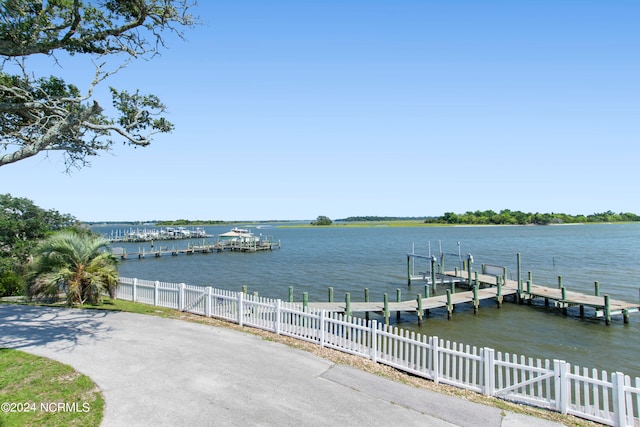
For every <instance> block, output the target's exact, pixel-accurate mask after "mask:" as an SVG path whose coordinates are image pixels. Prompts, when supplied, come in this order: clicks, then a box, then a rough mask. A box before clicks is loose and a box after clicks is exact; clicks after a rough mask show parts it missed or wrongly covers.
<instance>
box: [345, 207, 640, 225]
mask: <svg viewBox="0 0 640 427" xmlns="http://www.w3.org/2000/svg"><path fill="white" fill-rule="evenodd" d="M401 220H422V221H424V222H425V223H426V224H463V225H473V224H478V225H490V224H494V225H550V224H580V223H598V222H601V223H602V222H634V221H640V216H639V215H636V214H634V213H631V212H620V213H615V212H613V211H610V210H609V211H606V212H600V213H593V214H590V215H570V214H566V213H553V212H552V213H539V212H536V213H531V212H522V211H512V210H509V209H503V210H501V211H500V212H495V211H493V210H485V211H479V210H477V211H474V212H471V211H467V212H465V213H463V214H456V213H454V212H445V213H444V214H443V215H442V216H433V217H388V216H351V217H348V218H344V219H339V220H337V221H341V222H361V221H401Z"/></svg>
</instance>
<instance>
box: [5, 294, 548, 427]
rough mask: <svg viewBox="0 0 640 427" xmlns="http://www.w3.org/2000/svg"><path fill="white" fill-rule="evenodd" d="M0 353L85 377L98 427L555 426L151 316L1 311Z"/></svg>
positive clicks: (249, 338) (244, 337)
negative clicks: (91, 386) (98, 396)
mask: <svg viewBox="0 0 640 427" xmlns="http://www.w3.org/2000/svg"><path fill="white" fill-rule="evenodd" d="M0 347H11V348H16V349H19V350H23V351H26V352H29V353H33V354H37V355H40V356H45V357H49V358H51V359H55V360H58V361H60V362H62V363H66V364H69V365H71V366H73V367H74V368H75V369H76V370H78V371H79V372H82V373H83V374H86V375H88V376H90V377H91V378H92V379H93V380H94V381H95V383H96V384H97V385H98V386H99V387H100V389H101V390H102V392H103V394H104V398H105V402H106V409H105V414H104V421H103V426H162V425H165V426H240V425H242V426H256V425H260V426H286V425H296V426H336V425H351V426H367V427H369V426H372V425H382V424H384V425H402V426H403V427H405V426H483V427H486V426H488V427H493V426H496V427H498V426H501V427H519V426H523V427H524V426H526V427H537V426H540V427H545V426H553V425H557V424H554V423H550V422H547V421H544V420H540V419H537V418H532V417H528V416H523V415H518V414H514V413H506V414H504V413H503V412H502V411H501V410H500V409H497V408H493V407H489V406H484V405H480V404H476V403H472V402H468V401H466V400H463V399H459V398H455V397H450V396H445V395H441V394H439V393H435V392H430V391H427V390H418V389H415V388H413V387H411V386H407V385H403V384H399V383H395V382H393V381H390V380H387V379H384V378H380V377H377V376H375V375H371V374H368V373H365V372H362V371H359V370H357V369H354V368H350V367H347V366H342V365H336V364H333V363H332V362H329V361H327V360H324V359H321V358H319V357H316V356H314V355H312V354H309V353H307V352H304V351H301V350H296V349H293V348H290V347H288V346H285V345H282V344H278V343H274V342H270V341H267V340H263V339H262V338H260V337H257V336H254V335H251V334H246V333H242V332H239V331H235V330H231V329H225V328H216V327H212V326H208V325H202V324H196V323H190V322H184V321H180V320H172V319H162V318H159V317H153V316H144V315H136V314H130V313H117V312H106V311H98V310H74V309H57V308H48V307H29V306H20V305H2V304H0Z"/></svg>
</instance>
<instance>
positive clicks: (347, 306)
mask: <svg viewBox="0 0 640 427" xmlns="http://www.w3.org/2000/svg"><path fill="white" fill-rule="evenodd" d="M344 314H346V315H347V316H351V294H350V293H349V292H347V293H346V294H345V296H344Z"/></svg>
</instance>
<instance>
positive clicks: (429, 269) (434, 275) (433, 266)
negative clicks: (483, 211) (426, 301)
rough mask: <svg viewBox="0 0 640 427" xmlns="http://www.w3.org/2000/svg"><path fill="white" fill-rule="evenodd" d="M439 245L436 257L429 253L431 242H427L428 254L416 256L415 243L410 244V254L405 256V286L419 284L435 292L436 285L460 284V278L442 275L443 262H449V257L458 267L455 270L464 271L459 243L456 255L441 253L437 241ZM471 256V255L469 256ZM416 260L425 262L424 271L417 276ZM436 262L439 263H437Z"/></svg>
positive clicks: (440, 246)
mask: <svg viewBox="0 0 640 427" xmlns="http://www.w3.org/2000/svg"><path fill="white" fill-rule="evenodd" d="M438 244H439V254H438V257H436V256H435V255H434V254H432V252H431V242H430V241H429V245H428V253H427V255H420V254H417V253H416V251H415V243H412V247H411V253H408V254H407V286H411V284H412V282H421V283H424V284H425V285H430V286H431V288H432V291H434V292H435V290H436V286H437V285H438V284H440V285H444V284H448V285H451V283H459V282H461V279H460V278H457V277H453V276H448V275H446V274H444V272H445V260H447V261H448V260H450V259H451V257H453V259H455V260H456V261H454V263H457V264H458V266H457V267H456V269H458V268H459V269H460V270H464V261H463V260H462V252H461V248H460V242H458V253H457V254H455V253H446V252H443V251H442V241H440V240H438ZM469 256H471V255H469ZM416 260H425V261H427V262H426V264H425V270H424V271H419V272H418V273H417V274H416V272H415V268H416ZM438 260H440V262H439V263H438Z"/></svg>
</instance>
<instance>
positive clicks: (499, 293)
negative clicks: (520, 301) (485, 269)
mask: <svg viewBox="0 0 640 427" xmlns="http://www.w3.org/2000/svg"><path fill="white" fill-rule="evenodd" d="M496 283H497V285H498V292H497V294H496V300H497V301H498V308H500V307H502V277H500V276H497V277H496Z"/></svg>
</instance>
